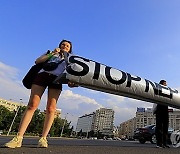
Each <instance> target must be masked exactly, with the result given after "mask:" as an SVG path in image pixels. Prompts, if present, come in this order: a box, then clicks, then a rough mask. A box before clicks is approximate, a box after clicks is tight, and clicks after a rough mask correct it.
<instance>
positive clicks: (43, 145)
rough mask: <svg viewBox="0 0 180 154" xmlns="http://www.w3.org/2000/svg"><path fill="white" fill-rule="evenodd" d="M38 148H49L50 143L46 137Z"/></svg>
mask: <svg viewBox="0 0 180 154" xmlns="http://www.w3.org/2000/svg"><path fill="white" fill-rule="evenodd" d="M38 147H39V148H47V147H48V142H47V139H46V137H41V138H40V140H39V142H38Z"/></svg>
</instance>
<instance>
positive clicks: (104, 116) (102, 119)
mask: <svg viewBox="0 0 180 154" xmlns="http://www.w3.org/2000/svg"><path fill="white" fill-rule="evenodd" d="M113 128H114V111H113V110H112V109H107V108H100V109H98V110H96V112H95V119H94V128H93V130H94V132H95V133H97V132H101V133H102V134H104V135H113Z"/></svg>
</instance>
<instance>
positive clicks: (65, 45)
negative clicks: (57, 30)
mask: <svg viewBox="0 0 180 154" xmlns="http://www.w3.org/2000/svg"><path fill="white" fill-rule="evenodd" d="M60 49H61V50H63V51H65V52H69V51H70V49H71V44H69V43H68V42H62V44H61V46H60Z"/></svg>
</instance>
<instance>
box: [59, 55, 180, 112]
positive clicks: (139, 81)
mask: <svg viewBox="0 0 180 154" xmlns="http://www.w3.org/2000/svg"><path fill="white" fill-rule="evenodd" d="M65 60H66V62H67V63H68V66H67V68H66V70H65V71H64V73H63V74H61V75H60V76H59V77H58V78H57V80H56V82H57V81H60V80H61V81H62V80H63V79H65V80H66V81H67V80H69V81H72V82H74V83H76V84H78V85H79V86H82V87H85V88H89V89H93V90H98V91H102V92H107V93H110V94H116V95H120V96H125V97H129V98H134V99H138V100H142V101H147V102H151V103H156V104H164V105H168V106H170V107H174V108H179V109H180V94H179V92H178V91H177V90H175V89H172V88H170V87H167V86H163V85H160V84H158V83H156V82H152V81H150V80H147V79H143V78H141V77H139V76H135V75H131V74H130V73H127V72H124V71H121V70H118V69H115V68H112V67H109V66H106V65H104V64H100V63H98V62H95V61H93V60H89V59H86V58H84V57H80V56H76V55H72V54H65Z"/></svg>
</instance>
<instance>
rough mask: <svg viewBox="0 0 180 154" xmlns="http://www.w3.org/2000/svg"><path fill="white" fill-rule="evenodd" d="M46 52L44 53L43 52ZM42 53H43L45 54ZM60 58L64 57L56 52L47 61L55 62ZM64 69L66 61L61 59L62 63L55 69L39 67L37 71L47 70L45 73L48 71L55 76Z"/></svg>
mask: <svg viewBox="0 0 180 154" xmlns="http://www.w3.org/2000/svg"><path fill="white" fill-rule="evenodd" d="M45 54H46V53H45ZM45 54H43V55H45ZM62 59H64V58H61V56H60V55H59V54H58V55H57V54H56V55H53V57H51V59H49V60H48V62H56V63H59V62H60V61H61V60H62ZM65 69H66V62H65V61H63V62H62V63H60V64H59V65H58V67H57V68H56V69H55V70H52V71H45V70H44V69H41V70H40V71H39V73H41V72H47V73H50V74H53V75H56V76H59V75H60V74H61V73H63V72H64V70H65Z"/></svg>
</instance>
